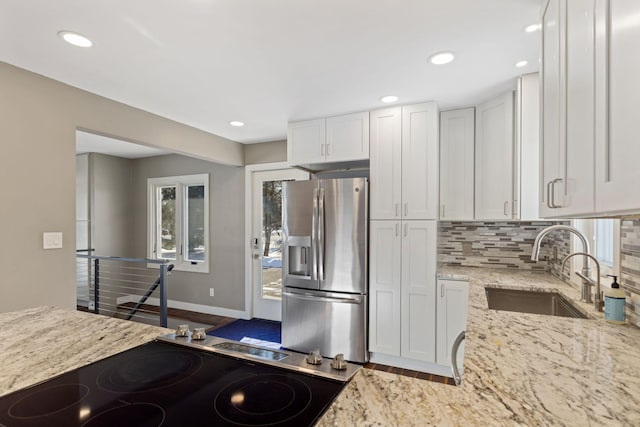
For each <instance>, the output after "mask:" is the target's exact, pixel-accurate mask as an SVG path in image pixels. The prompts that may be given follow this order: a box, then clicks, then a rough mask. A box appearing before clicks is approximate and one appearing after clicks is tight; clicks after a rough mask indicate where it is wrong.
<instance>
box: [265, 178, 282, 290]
mask: <svg viewBox="0 0 640 427" xmlns="http://www.w3.org/2000/svg"><path fill="white" fill-rule="evenodd" d="M282 182H283V181H264V182H263V183H262V296H263V297H265V298H278V299H279V298H281V297H282Z"/></svg>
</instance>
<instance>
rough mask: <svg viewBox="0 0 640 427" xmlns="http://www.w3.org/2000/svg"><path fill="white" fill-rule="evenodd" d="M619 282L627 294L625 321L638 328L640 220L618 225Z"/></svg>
mask: <svg viewBox="0 0 640 427" xmlns="http://www.w3.org/2000/svg"><path fill="white" fill-rule="evenodd" d="M619 282H620V285H621V286H622V288H624V290H625V291H626V293H627V320H628V321H629V323H632V324H635V325H636V326H640V219H623V220H622V221H621V223H620V280H619Z"/></svg>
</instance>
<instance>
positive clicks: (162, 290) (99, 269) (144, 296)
mask: <svg viewBox="0 0 640 427" xmlns="http://www.w3.org/2000/svg"><path fill="white" fill-rule="evenodd" d="M76 257H77V258H80V259H86V260H87V262H86V263H80V264H78V265H79V267H78V269H79V270H80V269H81V268H84V270H83V271H77V272H76V277H77V280H78V281H82V282H86V283H89V284H90V288H89V311H92V312H94V313H97V314H103V315H107V316H112V317H120V318H123V319H126V320H133V321H137V322H142V323H151V324H157V323H155V322H158V318H157V316H159V324H160V326H163V327H167V318H168V307H167V285H168V275H169V273H170V272H171V271H172V270H173V267H174V266H173V264H169V261H167V260H157V259H146V258H126V257H115V256H96V255H84V254H79V253H77V254H76ZM149 283H151V286H150V287H149ZM147 287H148V288H147ZM154 293H155V294H156V295H154ZM152 295H154V296H153V297H152ZM132 303H135V305H134V306H133V308H131V306H130V304H132ZM147 307H151V308H150V309H149V308H147ZM155 307H158V308H159V310H158V309H156V308H155ZM123 310H126V311H127V313H123Z"/></svg>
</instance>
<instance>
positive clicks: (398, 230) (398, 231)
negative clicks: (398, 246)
mask: <svg viewBox="0 0 640 427" xmlns="http://www.w3.org/2000/svg"><path fill="white" fill-rule="evenodd" d="M398 234H400V224H398V223H396V237H398Z"/></svg>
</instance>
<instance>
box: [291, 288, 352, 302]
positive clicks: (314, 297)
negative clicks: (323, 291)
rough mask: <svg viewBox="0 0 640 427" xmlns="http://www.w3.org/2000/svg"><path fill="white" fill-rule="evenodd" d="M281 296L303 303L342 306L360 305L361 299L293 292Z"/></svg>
mask: <svg viewBox="0 0 640 427" xmlns="http://www.w3.org/2000/svg"><path fill="white" fill-rule="evenodd" d="M282 295H283V296H286V297H288V298H293V299H301V300H305V301H313V302H334V303H342V304H362V302H363V299H362V297H359V296H355V297H323V296H318V295H317V294H316V295H314V294H298V293H293V292H286V291H285V292H282Z"/></svg>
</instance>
